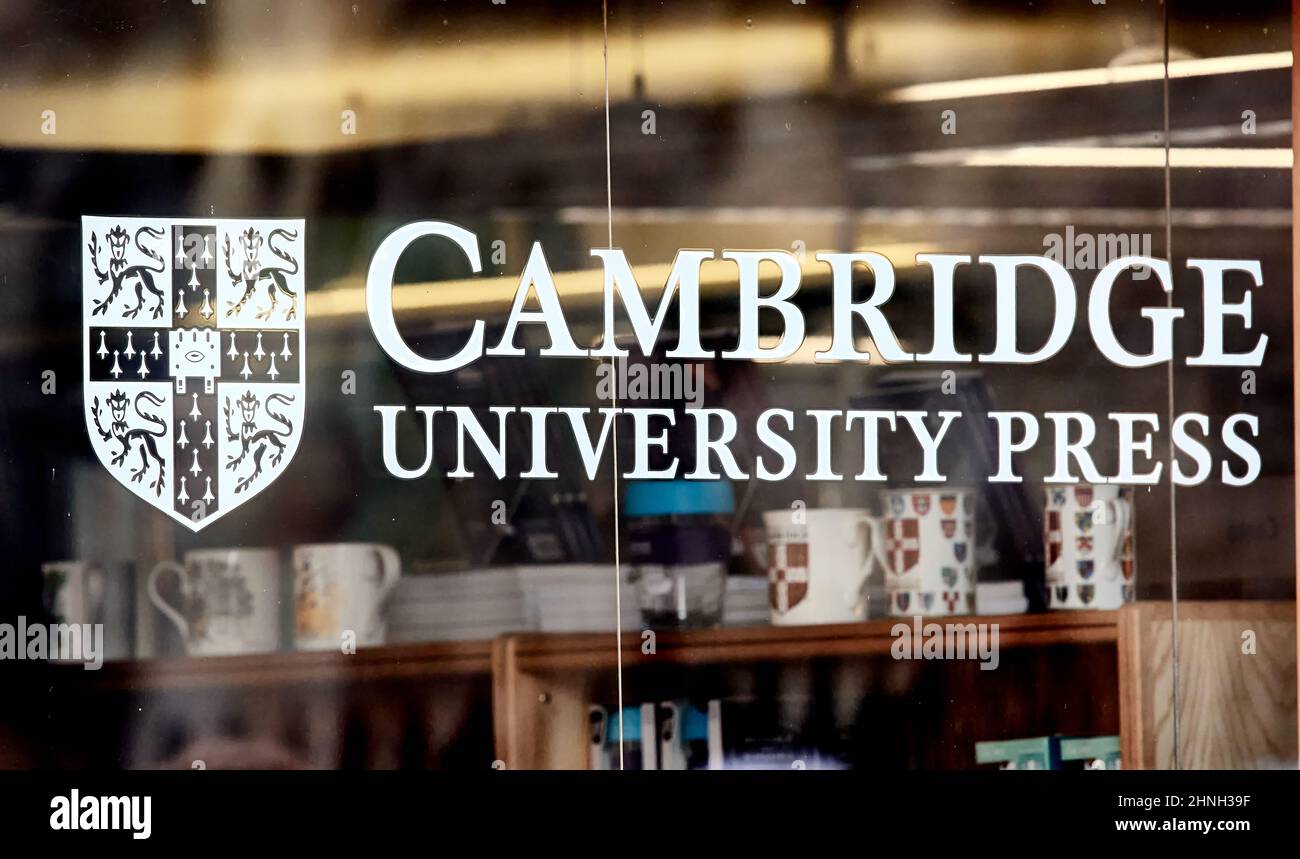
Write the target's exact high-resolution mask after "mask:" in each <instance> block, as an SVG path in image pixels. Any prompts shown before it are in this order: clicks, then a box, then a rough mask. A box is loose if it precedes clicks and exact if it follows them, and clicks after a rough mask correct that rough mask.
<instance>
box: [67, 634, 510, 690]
mask: <svg viewBox="0 0 1300 859" xmlns="http://www.w3.org/2000/svg"><path fill="white" fill-rule="evenodd" d="M491 656H492V642H491V641H443V642H430V643H425V644H397V645H388V646H385V647H371V648H361V649H359V650H358V651H357V652H356V653H354V654H346V655H345V654H343V653H338V652H335V651H328V652H319V653H311V652H287V653H257V654H248V655H241V656H206V657H185V658H179V659H147V660H132V661H127V662H109V663H105V665H104V667H103V668H102V669H100V670H99V671H96V672H87V682H89V683H91V684H93V685H95V686H98V687H101V688H112V689H130V690H138V691H145V690H149V689H177V688H189V687H195V686H272V685H282V684H283V685H289V684H295V683H321V682H350V681H362V680H394V679H403V678H435V677H446V676H466V675H474V674H487V673H488V672H489V671H490V670H491V667H492V661H491ZM67 670H68V671H76V672H80V671H81V670H82V669H81V667H80V665H78V666H76V667H75V668H74V667H71V666H69V667H68V668H67Z"/></svg>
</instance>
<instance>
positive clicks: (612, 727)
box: [605, 707, 641, 743]
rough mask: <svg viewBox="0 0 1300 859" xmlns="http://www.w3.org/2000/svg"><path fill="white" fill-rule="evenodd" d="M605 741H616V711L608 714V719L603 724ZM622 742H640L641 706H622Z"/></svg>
mask: <svg viewBox="0 0 1300 859" xmlns="http://www.w3.org/2000/svg"><path fill="white" fill-rule="evenodd" d="M605 742H607V743H617V742H618V711H617V710H615V711H614V712H612V713H610V714H609V721H608V723H607V724H606V725H605ZM623 742H625V743H639V742H641V708H640V707H624V708H623Z"/></svg>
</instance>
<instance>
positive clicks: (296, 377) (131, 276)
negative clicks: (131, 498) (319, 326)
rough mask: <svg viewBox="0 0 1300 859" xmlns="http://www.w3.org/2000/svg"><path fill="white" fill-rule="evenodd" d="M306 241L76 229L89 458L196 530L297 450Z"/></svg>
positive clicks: (128, 226)
mask: <svg viewBox="0 0 1300 859" xmlns="http://www.w3.org/2000/svg"><path fill="white" fill-rule="evenodd" d="M304 232H305V228H304V223H303V221H301V220H296V221H294V220H226V219H206V220H176V219H166V218H111V217H84V218H82V219H81V234H82V276H81V281H82V320H83V322H82V327H83V342H84V344H85V349H84V352H85V360H84V368H85V372H84V378H85V413H86V429H87V431H88V432H89V434H90V441H91V445H92V446H93V447H94V449H95V453H96V455H97V456H98V457H99V461H100V462H101V463H103V465H104V467H105V468H107V469H108V470H109V472H110V473H111V474H112V475H113V476H114V477H116V478H117V480H118V482H120V483H121V484H122V485H123V486H125V487H127V488H128V489H130V490H131V491H132V492H134V493H135V494H136V495H137V496H139V497H140V498H143V499H144V500H145V501H147V502H149V503H150V504H152V505H153V506H155V507H157V508H158V509H159V510H163V511H165V512H166V513H168V514H169V515H170V516H171V517H172V518H174V519H176V520H177V521H178V522H181V523H183V524H185V525H187V526H189V527H190V528H192V529H194V530H196V531H197V530H198V529H200V528H202V527H203V526H204V525H206V524H208V523H209V522H212V521H214V520H216V519H217V518H218V517H220V516H221V515H222V514H223V513H226V512H228V511H230V510H232V509H234V508H235V507H238V506H239V505H240V504H242V503H243V502H245V501H247V500H248V499H250V498H252V497H253V496H254V495H256V494H257V493H259V492H261V491H262V490H263V489H265V488H266V487H267V486H269V485H270V484H271V482H272V481H273V480H275V479H276V478H277V477H279V476H280V474H281V473H283V471H284V469H285V468H286V467H287V466H288V464H289V461H290V460H291V459H292V458H293V454H294V451H295V450H297V448H298V439H299V437H300V436H301V435H302V422H303V406H304V389H305V385H304V380H303V370H304V368H305V367H306V363H305V361H304V355H303V350H304V349H305V348H306V337H305V331H304V327H303V317H304V315H305V313H306V290H305V278H304V276H303V262H302V260H303V247H304V242H305V238H304Z"/></svg>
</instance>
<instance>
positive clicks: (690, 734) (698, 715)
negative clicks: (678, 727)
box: [682, 707, 709, 742]
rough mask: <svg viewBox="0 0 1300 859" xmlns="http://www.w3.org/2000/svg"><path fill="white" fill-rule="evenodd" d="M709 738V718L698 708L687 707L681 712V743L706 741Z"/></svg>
mask: <svg viewBox="0 0 1300 859" xmlns="http://www.w3.org/2000/svg"><path fill="white" fill-rule="evenodd" d="M708 738H709V716H708V714H707V713H705V712H704V711H703V710H701V709H700V708H699V707H687V708H685V709H684V710H683V711H682V741H683V742H690V741H692V740H707V739H708Z"/></svg>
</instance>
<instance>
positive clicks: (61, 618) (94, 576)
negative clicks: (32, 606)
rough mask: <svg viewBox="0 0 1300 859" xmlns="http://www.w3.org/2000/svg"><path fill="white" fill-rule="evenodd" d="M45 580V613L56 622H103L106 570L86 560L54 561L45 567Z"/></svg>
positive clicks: (42, 568) (42, 571)
mask: <svg viewBox="0 0 1300 859" xmlns="http://www.w3.org/2000/svg"><path fill="white" fill-rule="evenodd" d="M41 576H42V577H43V578H44V580H45V587H44V599H43V602H44V603H45V610H46V611H47V612H49V613H50V617H51V618H53V620H54V622H55V623H68V624H73V623H75V624H96V623H101V622H102V618H103V611H104V571H103V570H101V569H100V568H99V567H97V566H95V565H94V564H88V563H85V562H82V561H51V562H50V563H47V564H42V565H41Z"/></svg>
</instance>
